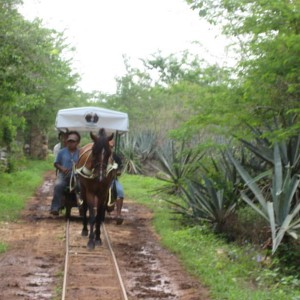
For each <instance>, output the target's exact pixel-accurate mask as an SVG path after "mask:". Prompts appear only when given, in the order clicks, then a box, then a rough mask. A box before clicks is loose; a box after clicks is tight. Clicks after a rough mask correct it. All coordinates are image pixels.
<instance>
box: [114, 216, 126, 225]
mask: <svg viewBox="0 0 300 300" xmlns="http://www.w3.org/2000/svg"><path fill="white" fill-rule="evenodd" d="M123 221H124V219H123V218H121V217H118V218H117V221H116V223H117V225H121V224H123Z"/></svg>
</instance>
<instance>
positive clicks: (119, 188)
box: [116, 180, 124, 225]
mask: <svg viewBox="0 0 300 300" xmlns="http://www.w3.org/2000/svg"><path fill="white" fill-rule="evenodd" d="M116 188H117V200H116V208H117V224H118V225H120V224H122V223H123V218H122V216H121V215H122V207H123V201H124V191H123V186H122V185H121V184H120V182H119V181H118V180H116Z"/></svg>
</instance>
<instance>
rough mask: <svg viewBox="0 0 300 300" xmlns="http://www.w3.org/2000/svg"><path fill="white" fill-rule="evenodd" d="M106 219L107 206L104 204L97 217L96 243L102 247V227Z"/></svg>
mask: <svg viewBox="0 0 300 300" xmlns="http://www.w3.org/2000/svg"><path fill="white" fill-rule="evenodd" d="M104 218H105V205H104V204H103V203H102V204H101V205H100V207H99V209H98V211H97V217H96V231H95V234H96V238H95V243H96V245H97V246H100V245H101V244H102V240H101V225H102V223H103V222H104Z"/></svg>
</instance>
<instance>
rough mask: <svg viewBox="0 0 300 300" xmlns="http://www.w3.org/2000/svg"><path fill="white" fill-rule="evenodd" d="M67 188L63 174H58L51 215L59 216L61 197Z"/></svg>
mask: <svg viewBox="0 0 300 300" xmlns="http://www.w3.org/2000/svg"><path fill="white" fill-rule="evenodd" d="M65 187H66V183H65V181H64V179H63V177H62V175H61V174H58V176H57V179H56V182H55V186H54V195H53V199H52V203H51V209H50V213H51V214H53V215H58V212H59V209H60V206H61V197H62V194H63V192H64V189H65Z"/></svg>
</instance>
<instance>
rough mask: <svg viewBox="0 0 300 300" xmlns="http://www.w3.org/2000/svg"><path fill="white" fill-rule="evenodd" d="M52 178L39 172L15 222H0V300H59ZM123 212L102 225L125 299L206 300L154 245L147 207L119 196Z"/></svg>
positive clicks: (58, 229)
mask: <svg viewBox="0 0 300 300" xmlns="http://www.w3.org/2000/svg"><path fill="white" fill-rule="evenodd" d="M54 178H55V175H54V172H49V173H48V174H47V175H46V176H45V181H44V184H43V185H42V186H41V187H40V188H39V189H38V191H37V192H36V195H34V196H33V197H32V198H31V199H29V200H28V203H27V205H26V208H25V210H24V211H23V213H22V218H21V219H20V220H19V221H18V222H13V223H10V222H6V223H0V239H1V241H2V242H5V243H8V245H9V249H8V251H7V252H6V253H4V254H1V255H0V299H1V300H2V299H3V300H10V299H12V300H17V299H22V300H27V299H38V300H43V299H61V295H60V293H61V286H62V282H63V269H64V254H65V244H64V227H65V218H64V216H63V215H60V216H59V217H53V216H50V215H49V208H50V203H51V195H52V191H53V182H54ZM74 209H76V208H73V210H74ZM123 216H124V219H125V220H124V223H123V224H122V225H120V226H117V225H116V224H115V221H114V214H113V213H112V215H111V216H108V217H107V220H106V224H107V225H106V226H107V228H108V231H109V232H110V234H111V236H110V238H111V242H112V247H113V249H114V251H115V255H116V257H117V260H118V264H119V268H120V271H121V275H122V278H123V280H124V284H125V288H126V291H127V293H128V298H129V299H130V300H135V299H147V300H154V299H167V300H169V299H180V300H207V299H209V298H208V290H207V289H206V288H204V287H203V286H201V284H200V283H199V282H198V281H197V280H195V279H194V278H192V277H191V276H190V275H188V274H187V272H186V271H185V270H184V269H183V267H182V265H181V264H180V262H179V261H178V260H177V258H176V257H175V256H174V255H173V254H171V253H169V252H168V251H167V250H165V249H164V248H162V247H161V246H160V244H159V238H158V237H157V236H156V234H155V233H154V231H153V228H152V227H151V218H152V215H151V212H150V211H149V210H148V209H146V208H145V207H143V206H140V205H137V204H134V203H133V202H132V201H130V199H125V203H124V207H123ZM75 221H76V220H75ZM77 221H78V220H77ZM78 285H79V286H80V282H79V283H78ZM83 300H85V299H83ZM89 300H92V299H89Z"/></svg>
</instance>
